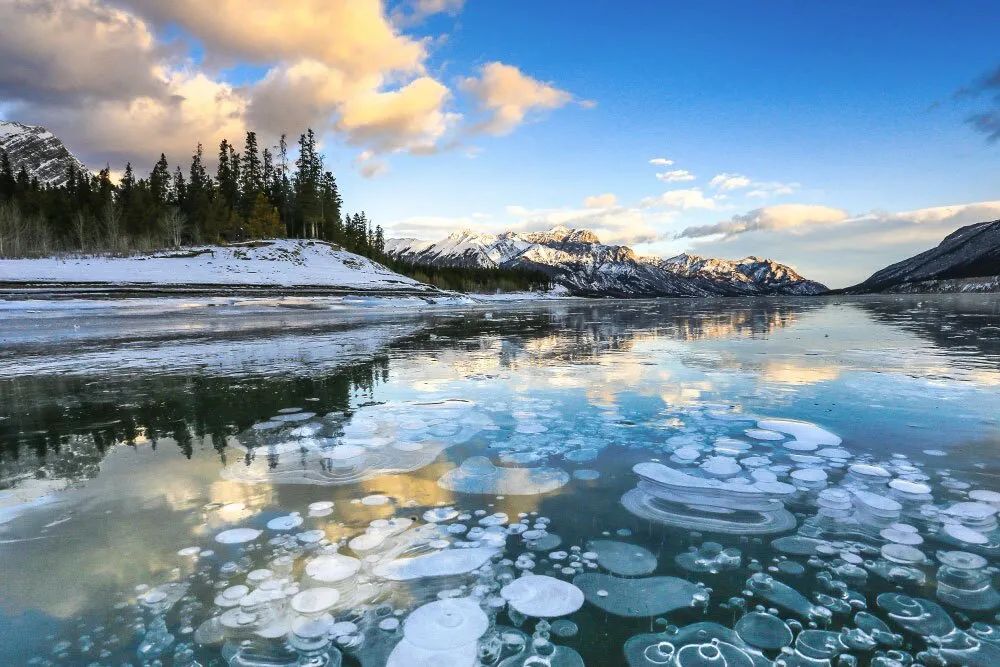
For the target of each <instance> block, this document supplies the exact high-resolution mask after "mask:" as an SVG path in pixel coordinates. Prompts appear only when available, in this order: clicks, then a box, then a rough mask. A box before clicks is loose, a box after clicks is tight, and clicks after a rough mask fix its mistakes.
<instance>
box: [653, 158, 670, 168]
mask: <svg viewBox="0 0 1000 667" xmlns="http://www.w3.org/2000/svg"><path fill="white" fill-rule="evenodd" d="M673 163H674V161H673V160H668V159H667V158H665V157H654V158H653V159H652V160H650V161H649V164H651V165H653V166H654V167H669V166H670V165H672V164H673Z"/></svg>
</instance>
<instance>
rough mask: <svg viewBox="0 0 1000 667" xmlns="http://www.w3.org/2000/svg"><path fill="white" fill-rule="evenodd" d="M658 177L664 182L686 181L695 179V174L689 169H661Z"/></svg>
mask: <svg viewBox="0 0 1000 667" xmlns="http://www.w3.org/2000/svg"><path fill="white" fill-rule="evenodd" d="M656 178H658V179H659V180H661V181H663V182H664V183H683V182H684V181H693V180H694V178H695V176H694V174H692V173H691V172H690V171H688V170H687V169H673V170H671V171H661V172H660V173H658V174H657V175H656Z"/></svg>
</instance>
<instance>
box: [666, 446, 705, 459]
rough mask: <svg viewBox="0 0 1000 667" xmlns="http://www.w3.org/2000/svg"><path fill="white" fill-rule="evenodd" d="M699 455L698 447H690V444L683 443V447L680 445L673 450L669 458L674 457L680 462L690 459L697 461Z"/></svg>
mask: <svg viewBox="0 0 1000 667" xmlns="http://www.w3.org/2000/svg"><path fill="white" fill-rule="evenodd" d="M699 457H701V450H700V449H698V448H697V447H692V446H690V445H685V446H684V447H680V448H678V449H677V450H675V451H674V454H673V456H672V457H671V458H673V459H676V460H677V461H680V462H687V463H689V462H692V461H697V460H698V458H699Z"/></svg>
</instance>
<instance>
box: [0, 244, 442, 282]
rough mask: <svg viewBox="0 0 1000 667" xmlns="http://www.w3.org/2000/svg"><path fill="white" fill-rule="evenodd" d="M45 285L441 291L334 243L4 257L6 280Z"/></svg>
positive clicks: (1, 274) (1, 267)
mask: <svg viewBox="0 0 1000 667" xmlns="http://www.w3.org/2000/svg"><path fill="white" fill-rule="evenodd" d="M39 282H44V283H67V284H73V283H76V284H79V283H104V284H112V285H150V284H153V285H160V286H180V285H184V286H192V285H199V286H260V287H296V286H302V287H317V288H330V289H340V288H343V289H351V290H357V291H364V292H377V291H391V292H407V293H425V292H426V293H430V292H436V291H437V290H435V289H434V288H432V287H430V286H429V285H425V284H423V283H420V282H417V281H415V280H413V279H411V278H407V277H405V276H402V275H400V274H398V273H395V272H393V271H390V270H389V269H387V268H386V267H384V266H382V265H381V264H378V263H376V262H373V261H372V260H370V259H367V258H365V257H361V256H360V255H355V254H354V253H350V252H347V251H346V250H341V249H339V248H338V247H337V246H334V245H331V244H329V243H325V242H322V241H308V240H296V239H277V240H272V241H257V242H252V243H243V244H236V245H228V246H202V247H196V248H184V249H182V250H176V251H163V252H157V253H153V254H148V255H134V256H130V257H103V256H60V257H50V258H44V259H0V283H39Z"/></svg>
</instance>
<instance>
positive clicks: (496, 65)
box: [459, 62, 573, 135]
mask: <svg viewBox="0 0 1000 667" xmlns="http://www.w3.org/2000/svg"><path fill="white" fill-rule="evenodd" d="M459 86H460V87H461V89H462V90H463V91H465V92H466V93H468V94H469V95H471V96H472V97H473V98H474V99H475V100H476V104H477V106H478V107H479V109H480V110H481V111H483V112H484V113H486V114H487V118H486V120H484V121H482V122H481V123H479V124H478V125H477V126H476V127H475V128H474V129H475V130H476V131H479V132H485V133H487V134H493V135H504V134H509V133H510V132H512V131H513V130H514V129H515V128H516V127H517V126H518V125H520V124H521V123H523V122H524V120H525V118H526V117H527V115H528V114H530V113H533V112H537V111H545V110H551V109H558V108H560V107H563V106H566V105H567V104H569V103H570V102H571V101H573V95H572V94H570V93H568V92H566V91H565V90H560V89H559V88H556V87H555V86H553V85H552V84H550V83H545V82H543V81H539V80H538V79H534V78H532V77H530V76H528V75H527V74H524V73H523V72H521V70H519V69H518V68H517V67H514V66H512V65H505V64H504V63H501V62H491V63H487V64H486V65H483V67H482V68H480V71H479V76H478V77H467V78H465V79H463V80H462V81H461V82H460V84H459Z"/></svg>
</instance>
